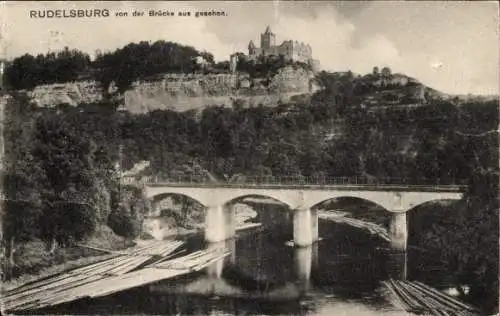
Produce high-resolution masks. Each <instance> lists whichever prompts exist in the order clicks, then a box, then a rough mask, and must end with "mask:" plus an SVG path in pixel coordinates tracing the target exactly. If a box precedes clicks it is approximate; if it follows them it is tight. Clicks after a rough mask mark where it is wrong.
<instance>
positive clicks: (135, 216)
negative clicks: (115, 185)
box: [107, 186, 150, 240]
mask: <svg viewBox="0 0 500 316" xmlns="http://www.w3.org/2000/svg"><path fill="white" fill-rule="evenodd" d="M113 196H114V197H113V199H114V201H115V202H114V203H113V209H112V211H111V213H110V214H109V216H108V222H107V223H108V226H109V227H110V228H111V229H112V230H113V232H114V233H115V234H117V235H119V236H122V237H124V238H125V240H129V239H133V238H135V237H137V236H139V234H140V233H141V231H142V223H143V220H144V216H145V215H146V214H147V213H148V212H149V210H150V205H149V203H148V201H147V199H146V197H145V196H144V192H142V190H141V189H139V188H135V187H130V186H123V187H121V188H120V189H119V191H115V192H113Z"/></svg>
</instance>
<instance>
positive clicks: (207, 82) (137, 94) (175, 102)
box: [27, 66, 320, 113]
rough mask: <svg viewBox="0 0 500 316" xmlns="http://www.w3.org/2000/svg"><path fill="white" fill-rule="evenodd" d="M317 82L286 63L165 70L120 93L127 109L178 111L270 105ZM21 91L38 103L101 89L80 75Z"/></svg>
mask: <svg viewBox="0 0 500 316" xmlns="http://www.w3.org/2000/svg"><path fill="white" fill-rule="evenodd" d="M319 88H320V87H319V85H318V84H317V83H316V80H315V79H314V74H313V72H312V71H307V70H304V69H302V68H298V67H295V68H294V67H292V66H287V67H284V68H281V69H280V70H279V71H278V72H277V74H275V75H274V76H272V77H270V78H250V76H249V75H248V74H246V73H235V74H208V75H202V74H165V75H163V76H161V77H157V78H154V79H150V80H142V81H136V82H134V83H133V84H132V86H131V88H130V89H129V90H128V91H126V92H125V93H123V95H122V96H121V98H122V99H123V103H124V105H125V107H126V108H127V109H128V110H129V111H131V112H134V113H144V112H147V111H151V110H155V109H175V110H181V111H183V110H190V109H201V108H203V107H206V106H210V105H225V106H231V105H232V104H233V101H235V100H241V101H242V103H243V104H244V105H246V106H252V105H253V106H256V105H259V104H262V105H273V104H276V103H277V102H278V101H283V102H286V101H288V100H289V99H290V98H291V97H292V96H294V95H297V94H304V93H312V92H314V91H316V90H317V89H319ZM27 95H28V97H29V98H30V99H31V100H32V101H33V102H34V103H35V104H36V105H38V106H44V107H53V106H57V105H60V104H68V105H72V106H77V105H79V104H82V103H94V102H99V101H102V100H103V95H104V93H103V89H102V88H101V87H100V85H99V83H98V82H95V81H82V82H71V83H63V84H52V85H43V86H38V87H36V88H35V89H33V90H32V91H27Z"/></svg>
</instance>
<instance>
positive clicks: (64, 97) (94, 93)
mask: <svg viewBox="0 0 500 316" xmlns="http://www.w3.org/2000/svg"><path fill="white" fill-rule="evenodd" d="M26 94H27V96H28V97H29V98H30V99H31V100H32V102H33V103H35V104H36V105H37V106H43V107H53V106H57V105H60V104H68V105H72V106H77V105H79V104H84V103H95V102H100V101H102V99H103V90H102V88H101V86H100V84H99V83H98V82H95V81H79V82H67V83H57V84H48V85H41V86H37V87H36V88H35V89H33V90H31V91H27V92H26Z"/></svg>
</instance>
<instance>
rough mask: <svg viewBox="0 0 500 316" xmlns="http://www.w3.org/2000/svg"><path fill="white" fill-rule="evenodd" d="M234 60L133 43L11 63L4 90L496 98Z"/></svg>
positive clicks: (268, 59)
mask: <svg viewBox="0 0 500 316" xmlns="http://www.w3.org/2000/svg"><path fill="white" fill-rule="evenodd" d="M233 55H234V56H237V57H238V58H237V63H236V64H235V65H233V66H231V64H230V63H231V62H232V61H231V62H230V61H223V62H218V63H217V62H215V61H214V58H213V56H212V54H210V53H209V52H206V51H198V50H196V49H195V48H193V47H190V46H183V45H180V44H177V43H172V42H165V41H157V42H155V43H152V44H151V43H148V42H140V43H132V44H129V45H126V46H125V47H123V48H121V49H117V50H116V51H114V52H110V53H105V54H99V55H98V56H97V57H96V59H95V60H94V61H91V60H90V57H89V56H88V55H86V54H84V53H82V52H79V51H76V50H69V49H68V48H66V49H65V50H63V51H61V52H58V53H49V54H47V55H38V56H36V57H35V56H31V55H28V54H26V55H24V56H21V57H19V58H16V59H14V60H13V61H12V62H11V63H9V64H8V65H7V68H6V73H5V79H6V82H7V87H8V88H9V89H10V90H17V91H18V92H20V93H21V94H25V95H26V96H27V98H28V99H29V100H31V102H32V103H33V104H35V105H37V106H39V107H54V106H59V105H69V106H73V107H75V106H82V105H83V106H84V105H96V104H97V105H106V104H111V105H113V106H116V105H118V104H121V105H122V106H123V107H124V108H125V109H127V110H128V111H130V112H132V113H145V112H149V111H152V110H159V109H172V110H178V111H186V110H192V109H195V110H197V111H199V110H201V109H203V108H205V107H207V106H211V105H223V106H232V105H234V104H238V105H239V106H243V107H252V106H258V105H263V106H276V105H278V104H282V103H296V101H297V100H304V99H309V98H311V97H320V98H321V95H322V94H323V95H327V96H328V98H329V101H330V102H332V104H333V103H335V104H341V105H343V106H349V107H361V108H374V109H382V108H394V107H403V108H404V107H414V106H420V105H426V104H433V103H436V102H437V103H439V102H440V101H450V102H453V103H456V104H457V103H463V102H486V101H490V100H491V99H492V98H495V97H485V96H470V95H467V96H453V95H449V94H446V93H442V92H439V91H437V90H435V89H433V88H431V87H428V86H426V85H424V84H422V83H421V82H419V81H418V80H417V79H415V78H413V77H411V76H408V75H405V74H400V73H395V74H393V73H392V72H391V70H390V69H389V68H387V67H385V68H383V69H382V70H380V71H379V69H378V67H375V68H374V69H373V71H372V72H371V73H369V74H364V75H363V74H354V73H352V72H333V73H332V72H325V71H322V72H317V71H316V70H315V69H313V68H312V67H311V66H310V65H309V64H307V63H303V62H299V61H291V60H288V59H285V58H284V56H272V55H271V56H260V57H259V58H249V57H248V56H246V55H244V54H243V53H236V54H233ZM332 96H333V97H332Z"/></svg>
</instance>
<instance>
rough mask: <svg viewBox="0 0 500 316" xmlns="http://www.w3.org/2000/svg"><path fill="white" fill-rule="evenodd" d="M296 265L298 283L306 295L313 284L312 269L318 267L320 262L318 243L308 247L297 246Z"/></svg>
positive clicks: (302, 292) (295, 253)
mask: <svg viewBox="0 0 500 316" xmlns="http://www.w3.org/2000/svg"><path fill="white" fill-rule="evenodd" d="M294 259H295V260H294V267H295V273H296V277H297V281H298V282H297V284H298V285H299V289H300V292H301V294H303V295H305V294H307V292H308V291H309V288H310V286H311V271H312V269H313V266H315V267H314V268H315V269H317V264H318V243H314V244H313V245H311V246H308V247H296V248H295V249H294Z"/></svg>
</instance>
